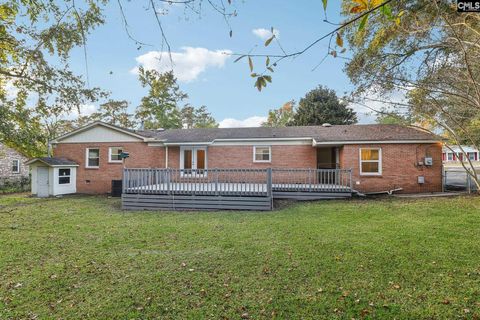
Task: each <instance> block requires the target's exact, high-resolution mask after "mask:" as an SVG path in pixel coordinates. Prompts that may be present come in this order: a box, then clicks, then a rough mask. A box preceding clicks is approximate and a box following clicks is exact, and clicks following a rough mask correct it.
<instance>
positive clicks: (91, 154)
mask: <svg viewBox="0 0 480 320" xmlns="http://www.w3.org/2000/svg"><path fill="white" fill-rule="evenodd" d="M86 158H87V159H86V161H85V167H87V168H98V167H100V149H99V148H87V152H86Z"/></svg>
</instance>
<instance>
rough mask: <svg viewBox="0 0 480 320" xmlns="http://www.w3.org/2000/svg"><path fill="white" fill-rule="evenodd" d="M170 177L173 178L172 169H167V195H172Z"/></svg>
mask: <svg viewBox="0 0 480 320" xmlns="http://www.w3.org/2000/svg"><path fill="white" fill-rule="evenodd" d="M170 176H171V169H167V170H166V171H165V180H167V194H168V195H170Z"/></svg>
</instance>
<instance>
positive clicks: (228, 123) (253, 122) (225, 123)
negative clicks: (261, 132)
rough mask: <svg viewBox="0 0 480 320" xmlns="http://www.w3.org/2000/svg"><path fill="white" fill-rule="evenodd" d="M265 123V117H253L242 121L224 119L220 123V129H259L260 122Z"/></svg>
mask: <svg viewBox="0 0 480 320" xmlns="http://www.w3.org/2000/svg"><path fill="white" fill-rule="evenodd" d="M265 121H267V117H260V116H253V117H250V118H246V119H243V120H238V119H233V118H226V119H223V120H222V121H220V123H219V127H220V128H241V127H260V125H261V124H262V122H265Z"/></svg>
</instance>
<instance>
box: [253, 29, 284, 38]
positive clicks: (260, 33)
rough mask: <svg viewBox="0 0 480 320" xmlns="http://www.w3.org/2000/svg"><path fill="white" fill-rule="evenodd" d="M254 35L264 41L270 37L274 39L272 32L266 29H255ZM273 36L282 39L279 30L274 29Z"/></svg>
mask: <svg viewBox="0 0 480 320" xmlns="http://www.w3.org/2000/svg"><path fill="white" fill-rule="evenodd" d="M252 32H253V34H254V35H256V36H257V37H259V38H260V39H262V40H267V39H269V38H270V37H272V31H271V30H269V29H265V28H258V29H253V30H252ZM273 34H274V35H275V37H277V38H279V37H280V31H279V30H278V29H273Z"/></svg>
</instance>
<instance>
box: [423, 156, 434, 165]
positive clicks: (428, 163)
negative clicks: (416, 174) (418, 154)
mask: <svg viewBox="0 0 480 320" xmlns="http://www.w3.org/2000/svg"><path fill="white" fill-rule="evenodd" d="M423 163H425V165H426V166H432V165H433V159H432V157H425V159H424V160H423Z"/></svg>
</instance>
